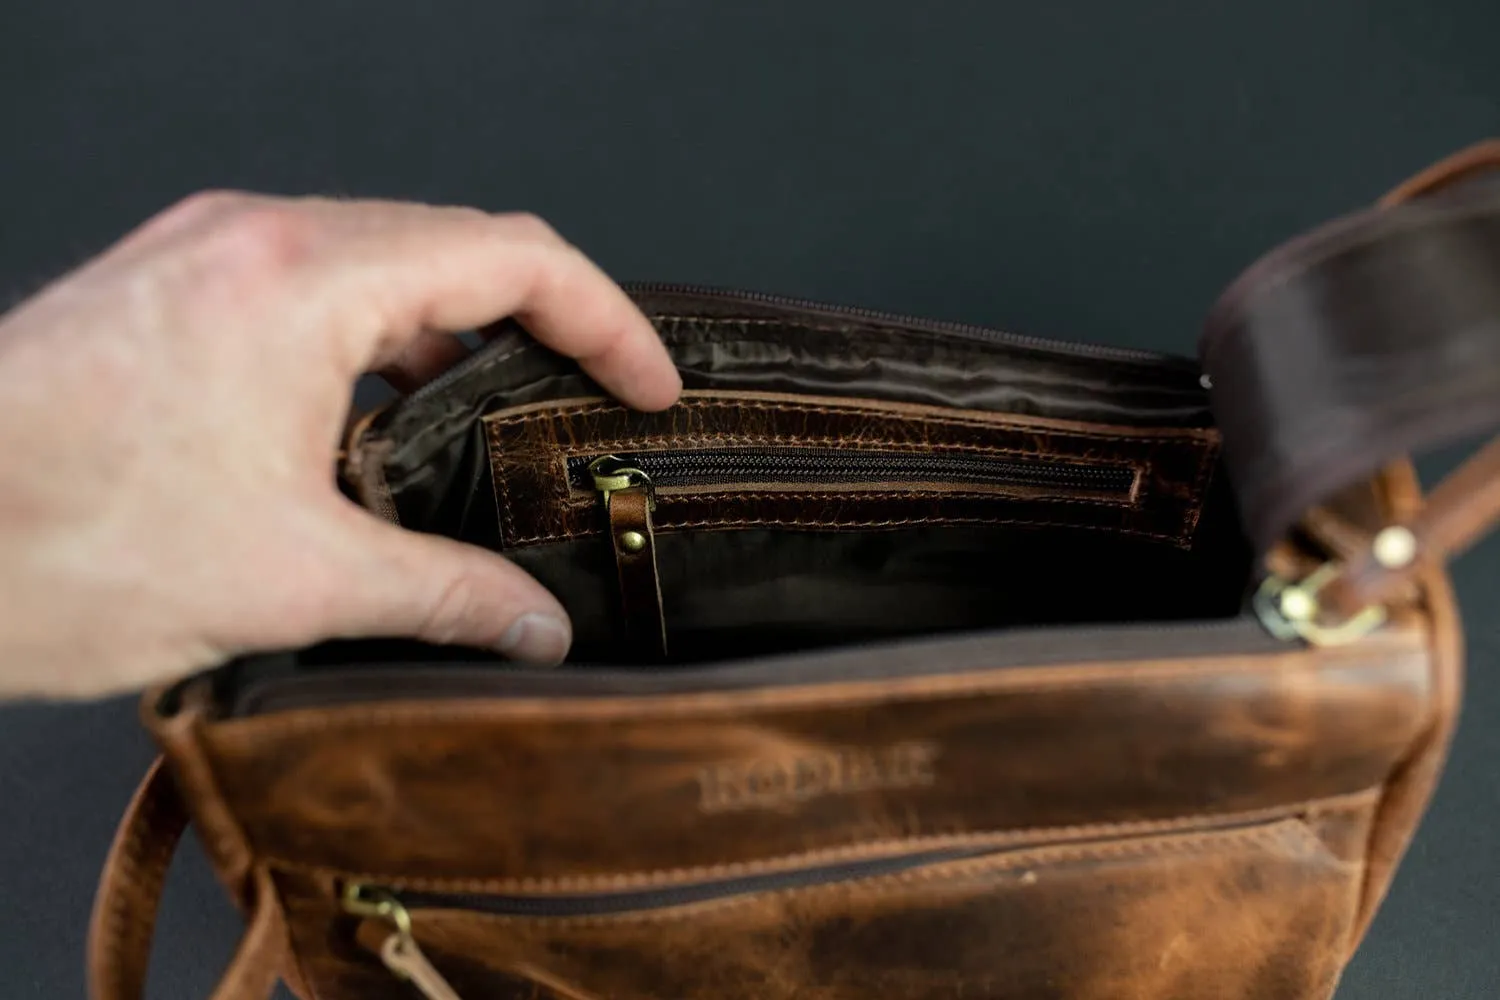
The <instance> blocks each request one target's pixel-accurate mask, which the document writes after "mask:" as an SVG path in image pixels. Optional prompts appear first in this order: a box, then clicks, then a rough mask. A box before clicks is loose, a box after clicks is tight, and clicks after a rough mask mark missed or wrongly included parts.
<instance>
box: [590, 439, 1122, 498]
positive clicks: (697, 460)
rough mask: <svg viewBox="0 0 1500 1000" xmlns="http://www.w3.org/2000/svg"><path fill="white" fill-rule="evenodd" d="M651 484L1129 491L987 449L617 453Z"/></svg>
mask: <svg viewBox="0 0 1500 1000" xmlns="http://www.w3.org/2000/svg"><path fill="white" fill-rule="evenodd" d="M594 458H595V456H573V457H570V458H569V459H568V476H569V479H570V480H571V481H572V483H573V484H574V485H575V486H577V487H579V488H582V489H587V488H589V485H590V476H589V463H590V462H591V461H593V460H594ZM622 460H623V461H625V462H626V463H627V464H629V465H633V466H635V467H637V468H639V469H640V470H641V471H642V472H644V473H645V474H646V475H647V476H648V477H649V478H650V479H651V480H652V482H653V483H654V484H655V485H657V486H702V485H712V484H715V483H730V482H749V483H755V482H760V483H773V482H786V483H810V484H818V483H835V482H861V483H881V482H923V481H928V480H933V479H936V480H938V481H941V482H945V483H955V484H959V485H962V484H967V483H972V484H975V485H984V486H1037V487H1049V486H1050V487H1059V488H1076V489H1095V490H1101V491H1111V492H1121V493H1126V492H1129V491H1130V489H1131V488H1132V487H1133V486H1134V485H1135V471H1134V470H1133V469H1131V468H1128V467H1124V466H1096V465H1080V464H1075V463H1067V462H1047V461H1018V460H1014V459H1003V458H1000V459H997V458H994V457H992V456H988V455H933V454H915V453H909V452H870V451H855V450H849V449H836V448H762V449H740V448H729V449H706V450H702V451H696V450H695V451H670V452H665V451H663V452H640V453H635V454H631V455H629V456H628V457H624V458H623V459H622Z"/></svg>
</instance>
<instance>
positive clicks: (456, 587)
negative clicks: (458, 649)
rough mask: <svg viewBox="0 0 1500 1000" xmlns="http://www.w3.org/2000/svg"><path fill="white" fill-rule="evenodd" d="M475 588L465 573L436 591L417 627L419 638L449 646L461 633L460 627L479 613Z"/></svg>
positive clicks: (473, 581)
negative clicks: (424, 616)
mask: <svg viewBox="0 0 1500 1000" xmlns="http://www.w3.org/2000/svg"><path fill="white" fill-rule="evenodd" d="M479 605H480V598H479V586H478V584H477V582H476V581H475V580H474V578H473V576H472V575H470V574H469V573H459V574H457V575H455V576H453V577H452V578H451V579H449V580H448V581H447V582H446V583H444V584H443V586H442V587H441V588H440V589H439V590H438V592H437V594H436V596H435V597H434V598H433V601H432V604H431V606H430V607H429V610H428V612H427V616H426V619H425V620H424V621H423V623H422V625H421V634H422V636H423V637H424V638H426V639H427V640H428V641H430V642H435V643H440V644H441V643H449V642H452V641H453V640H454V639H455V638H457V637H458V635H459V634H460V633H461V632H462V631H463V625H464V623H465V622H467V621H468V620H469V619H470V618H472V617H473V615H474V614H475V612H476V611H477V610H478V609H479Z"/></svg>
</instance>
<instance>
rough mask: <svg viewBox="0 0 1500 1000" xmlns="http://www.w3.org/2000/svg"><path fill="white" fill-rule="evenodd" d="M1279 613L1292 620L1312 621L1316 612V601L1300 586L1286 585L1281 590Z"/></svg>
mask: <svg viewBox="0 0 1500 1000" xmlns="http://www.w3.org/2000/svg"><path fill="white" fill-rule="evenodd" d="M1280 604H1281V613H1282V614H1283V615H1285V616H1286V617H1287V618H1288V619H1289V620H1291V621H1294V622H1307V621H1312V619H1313V617H1314V616H1315V615H1317V613H1318V602H1317V601H1315V600H1313V596H1312V595H1311V594H1309V593H1308V592H1307V591H1305V590H1303V589H1302V588H1301V587H1288V588H1286V589H1285V590H1283V591H1282V592H1281V601H1280Z"/></svg>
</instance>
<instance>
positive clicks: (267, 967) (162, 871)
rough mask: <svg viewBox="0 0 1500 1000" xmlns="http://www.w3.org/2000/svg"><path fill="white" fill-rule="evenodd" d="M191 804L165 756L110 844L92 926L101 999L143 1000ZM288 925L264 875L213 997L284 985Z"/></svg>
mask: <svg viewBox="0 0 1500 1000" xmlns="http://www.w3.org/2000/svg"><path fill="white" fill-rule="evenodd" d="M187 821H188V816H187V809H186V807H185V806H184V804H183V801H182V796H181V795H180V794H179V793H178V791H177V786H176V785H175V784H174V783H173V781H172V777H171V774H170V773H169V772H168V770H167V767H166V764H165V762H164V761H163V760H162V759H160V758H158V759H157V761H156V763H154V764H153V765H152V766H151V770H150V771H149V772H147V774H146V777H145V779H144V780H143V781H142V782H141V786H140V788H139V789H137V790H136V793H135V797H134V798H133V799H132V800H131V802H130V805H129V807H128V808H127V809H126V811H125V816H124V818H123V819H122V820H121V821H120V828H119V830H118V832H117V833H116V834H115V840H114V843H113V844H112V845H111V846H110V850H109V857H108V858H107V860H106V861H105V864H104V874H103V876H102V877H101V878H100V881H99V891H98V895H97V896H96V897H95V900H94V914H93V919H92V922H91V924H90V927H89V956H88V957H89V994H90V996H91V997H92V998H93V1000H140V998H141V996H142V991H143V989H144V987H145V982H146V965H147V962H148V960H149V959H150V955H151V937H152V931H153V929H154V927H155V924H156V911H157V907H158V905H159V904H160V902H161V892H162V887H163V885H165V883H166V877H167V868H168V867H169V866H170V864H171V861H172V855H173V854H174V853H176V848H177V844H178V842H179V841H180V840H181V838H182V832H183V830H184V829H185V828H186V827H187ZM284 935H285V926H284V924H283V923H282V919H281V913H280V911H279V909H278V908H277V906H276V905H275V894H274V892H273V890H272V887H271V885H270V884H269V880H268V879H267V877H266V876H265V875H264V874H261V875H259V876H258V877H257V884H256V886H255V899H254V903H253V909H252V912H251V914H250V920H249V923H248V925H247V927H246V930H245V935H244V937H243V938H242V939H241V940H240V944H239V948H238V949H237V950H236V951H235V955H234V958H233V959H232V960H231V961H230V963H229V967H228V969H226V970H225V972H224V976H223V978H222V979H221V980H220V982H219V987H218V989H216V990H215V991H214V995H213V1000H265V998H266V997H268V996H270V994H271V990H272V988H274V987H275V985H276V980H277V970H278V969H279V968H280V960H281V959H282V957H283V955H284V951H285V948H284V942H283V937H284Z"/></svg>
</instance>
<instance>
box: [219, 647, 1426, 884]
mask: <svg viewBox="0 0 1500 1000" xmlns="http://www.w3.org/2000/svg"><path fill="white" fill-rule="evenodd" d="M1422 639H1423V637H1422V635H1421V634H1420V633H1415V632H1406V631H1403V632H1396V633H1391V634H1388V635H1385V636H1383V637H1382V638H1381V639H1380V640H1377V641H1371V642H1367V643H1365V644H1362V645H1360V646H1357V647H1350V648H1348V649H1344V650H1322V651H1318V652H1316V653H1314V652H1311V651H1292V652H1287V653H1285V654H1281V655H1270V656H1244V657H1234V656H1226V657H1219V658H1213V659H1199V660H1182V661H1157V662H1152V661H1142V662H1125V663H1109V664H1103V665H1099V666H1093V667H1091V666H1087V665H1082V666H1068V667H1052V668H1033V669H1025V668H1022V669H1007V670H996V671H988V672H986V671H978V672H973V673H965V674H962V675H946V676H944V675H939V676H927V677H911V678H904V679H900V678H898V679H892V680H886V681H876V682H866V683H849V684H834V685H809V686H806V687H796V688H777V689H764V690H759V691H756V690H751V691H739V692H725V693H718V694H700V695H676V696H662V697H641V698H630V697H619V698H579V699H565V700H561V701H559V700H546V699H525V698H518V699H500V698H490V699H485V698H471V699H464V700H461V701H448V702H444V701H434V702H427V703H423V702H392V703H383V704H374V705H353V706H346V707H343V708H338V707H332V708H326V709H317V710H312V709H309V710H300V711H288V712H284V713H280V714H277V715H271V716H263V717H252V718H244V719H234V720H228V721H223V722H219V723H215V724H213V725H211V726H208V727H206V731H205V733H204V744H205V749H206V751H207V753H208V754H209V757H210V759H211V760H212V764H213V768H214V771H215V772H216V774H217V775H218V776H219V781H220V791H221V793H222V795H223V796H224V798H225V800H226V801H227V803H228V806H229V808H230V810H231V811H232V812H234V813H235V815H236V816H238V817H240V819H241V822H242V825H243V830H244V833H245V836H246V837H247V839H248V840H249V841H250V842H251V844H253V846H254V849H255V850H256V852H257V854H258V855H259V856H261V857H262V858H266V859H269V860H270V861H272V862H274V863H276V864H278V865H280V866H282V867H291V868H309V867H311V868H317V867H322V868H329V869H334V870H338V871H343V872H362V873H369V874H372V875H378V876H383V877H399V878H402V879H405V880H407V881H411V880H417V881H420V882H422V883H424V884H432V885H452V884H456V883H462V884H465V885H472V884H476V883H481V882H482V883H485V884H491V885H501V884H511V883H516V882H519V881H527V883H528V884H532V883H536V882H537V881H538V880H541V881H543V882H553V883H555V882H557V881H558V880H564V881H572V882H577V881H579V880H580V879H582V880H585V881H586V880H587V879H589V878H597V877H614V876H618V875H620V874H621V873H630V872H635V873H649V872H659V871H665V870H676V871H678V872H680V873H681V874H682V877H684V878H686V877H690V876H691V875H692V872H693V871H694V870H701V869H702V868H704V867H713V866H724V865H737V864H754V863H764V862H767V861H771V860H774V859H778V858H786V857H790V856H795V855H801V854H806V853H808V852H829V851H837V850H847V849H853V848H857V847H860V846H861V845H879V844H884V843H889V842H892V841H904V840H909V839H911V838H945V837H946V838H953V837H960V838H962V837H965V836H976V835H988V834H993V833H996V832H1009V833H1013V834H1015V835H1016V837H1018V838H1020V839H1025V838H1026V837H1027V836H1029V834H1028V831H1030V832H1031V834H1034V833H1035V832H1036V831H1037V830H1039V829H1045V830H1052V829H1055V828H1062V827H1073V826H1076V825H1080V824H1084V825H1089V826H1093V827H1097V826H1098V825H1101V824H1106V825H1107V824H1118V823H1129V822H1138V821H1151V820H1166V819H1173V818H1178V817H1183V816H1203V815H1212V814H1224V813H1232V812H1239V811H1246V810H1257V809H1265V808H1269V807H1285V806H1288V805H1289V804H1295V803H1299V802H1304V801H1310V800H1315V799H1321V798H1326V797H1328V796H1331V795H1340V794H1348V793H1353V792H1357V791H1362V790H1364V789H1367V788H1370V787H1373V786H1375V785H1378V784H1379V783H1381V782H1382V781H1384V780H1385V779H1386V778H1387V776H1388V775H1389V773H1390V771H1391V768H1392V767H1393V766H1394V765H1395V764H1396V763H1397V762H1398V761H1400V760H1402V759H1404V757H1405V755H1406V754H1407V753H1408V752H1409V749H1410V747H1411V744H1412V741H1413V739H1414V738H1415V737H1416V736H1417V735H1418V734H1419V732H1421V731H1423V730H1424V729H1425V728H1426V726H1427V719H1428V708H1429V706H1428V697H1429V691H1428V684H1429V661H1428V657H1427V654H1426V651H1425V647H1424V645H1423V641H1422ZM872 655H873V654H872Z"/></svg>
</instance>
